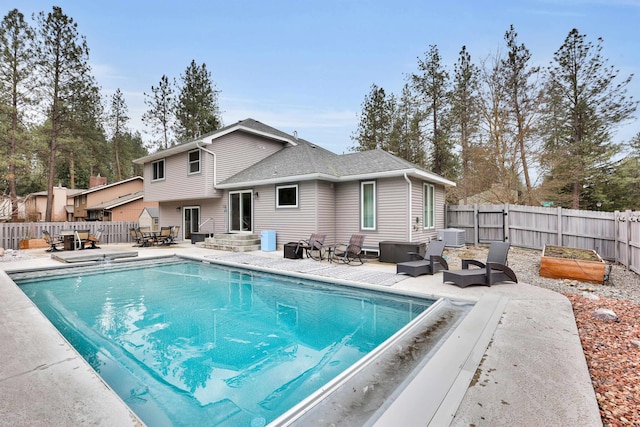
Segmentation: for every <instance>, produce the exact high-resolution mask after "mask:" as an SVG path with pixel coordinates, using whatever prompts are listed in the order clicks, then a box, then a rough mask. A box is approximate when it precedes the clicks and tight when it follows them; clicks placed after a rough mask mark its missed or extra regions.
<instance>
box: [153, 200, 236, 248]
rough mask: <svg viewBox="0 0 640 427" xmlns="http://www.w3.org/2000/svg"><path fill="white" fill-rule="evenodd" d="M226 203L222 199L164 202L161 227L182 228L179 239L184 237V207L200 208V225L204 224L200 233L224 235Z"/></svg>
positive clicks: (160, 208) (161, 209)
mask: <svg viewBox="0 0 640 427" xmlns="http://www.w3.org/2000/svg"><path fill="white" fill-rule="evenodd" d="M225 205H226V201H224V202H223V200H220V199H196V200H182V201H175V202H162V203H160V204H159V211H160V226H161V227H168V226H171V225H179V226H180V234H179V239H180V240H182V239H183V236H184V225H183V224H182V209H180V210H178V209H176V208H178V207H179V208H182V207H183V206H199V207H200V223H201V224H203V223H204V224H203V225H202V227H201V229H200V231H202V232H207V233H224V232H225V231H226V230H225V213H224V206H225Z"/></svg>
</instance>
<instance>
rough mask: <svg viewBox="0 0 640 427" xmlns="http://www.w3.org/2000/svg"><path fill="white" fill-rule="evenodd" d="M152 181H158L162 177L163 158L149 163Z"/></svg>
mask: <svg viewBox="0 0 640 427" xmlns="http://www.w3.org/2000/svg"><path fill="white" fill-rule="evenodd" d="M151 170H152V176H151V180H152V181H160V180H162V179H164V159H162V160H157V161H155V162H153V163H151Z"/></svg>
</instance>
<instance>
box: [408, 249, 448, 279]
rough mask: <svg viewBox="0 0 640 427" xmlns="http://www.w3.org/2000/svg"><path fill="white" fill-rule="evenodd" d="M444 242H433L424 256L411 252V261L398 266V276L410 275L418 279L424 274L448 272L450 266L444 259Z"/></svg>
mask: <svg viewBox="0 0 640 427" xmlns="http://www.w3.org/2000/svg"><path fill="white" fill-rule="evenodd" d="M444 245H445V241H444V240H432V241H431V242H429V247H428V248H427V251H426V252H425V255H424V256H422V255H420V254H418V253H416V252H409V253H408V254H409V256H410V257H411V261H406V262H400V263H398V264H397V265H396V274H401V273H404V274H408V275H409V276H412V277H416V276H420V275H422V274H434V273H436V272H437V271H440V270H448V269H449V264H447V261H446V260H445V259H444V258H443V257H442V253H443V252H444Z"/></svg>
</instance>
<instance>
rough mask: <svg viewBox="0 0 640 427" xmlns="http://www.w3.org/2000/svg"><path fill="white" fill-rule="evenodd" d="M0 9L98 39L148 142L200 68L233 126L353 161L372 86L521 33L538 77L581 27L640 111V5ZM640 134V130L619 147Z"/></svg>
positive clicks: (470, 2) (399, 81) (480, 51)
mask: <svg viewBox="0 0 640 427" xmlns="http://www.w3.org/2000/svg"><path fill="white" fill-rule="evenodd" d="M0 2H1V4H2V5H3V7H2V14H3V16H4V15H6V13H7V12H8V11H9V10H11V9H13V8H14V7H17V8H18V9H19V10H20V11H21V12H22V13H24V14H25V15H26V16H29V17H30V16H31V14H32V13H34V12H36V13H37V12H39V11H45V12H49V11H50V10H51V7H52V6H53V5H56V6H60V7H62V10H63V12H64V13H66V14H67V15H68V16H70V17H72V18H73V19H74V20H75V21H76V22H77V23H78V28H79V32H80V33H81V34H82V35H84V36H86V38H87V43H88V45H89V48H90V63H91V65H92V68H93V72H94V75H95V76H96V78H97V80H98V83H99V84H100V86H101V87H102V89H103V94H104V95H106V96H111V94H113V92H114V91H115V90H116V89H117V88H120V90H121V91H123V93H124V95H125V100H126V102H127V105H128V107H129V113H130V116H131V122H130V126H131V127H132V128H133V129H137V130H140V131H144V130H145V128H144V126H143V125H142V122H141V121H140V117H141V115H142V114H143V113H144V111H145V110H146V107H145V105H144V102H143V99H144V96H143V93H144V92H147V93H150V91H151V86H152V85H154V86H157V85H158V82H159V81H160V77H161V76H162V75H163V74H166V75H167V76H168V77H170V78H173V77H176V78H177V77H179V75H180V74H181V73H184V71H185V69H186V68H187V66H188V65H189V63H190V62H191V60H192V59H193V60H195V61H196V63H197V64H202V63H206V65H207V68H208V69H209V70H210V71H211V73H212V80H213V81H214V82H215V84H216V87H217V89H218V90H220V91H221V94H220V99H219V103H220V108H221V110H222V111H223V120H224V124H225V125H227V124H232V123H234V122H236V121H238V120H242V119H245V118H248V117H251V118H254V119H256V120H259V121H261V122H263V123H266V124H268V125H271V126H274V127H276V128H278V129H281V130H283V131H286V132H293V131H294V130H296V131H297V132H298V134H299V135H300V137H302V138H305V139H308V140H310V141H312V142H315V143H317V144H319V145H321V146H323V147H325V148H327V149H329V150H331V151H334V152H336V153H343V152H346V151H347V150H348V148H349V147H351V146H352V145H353V141H352V140H351V138H350V137H351V135H352V134H353V132H354V131H355V130H356V128H357V123H358V118H357V114H358V113H360V111H361V105H362V102H363V100H364V97H365V96H366V95H367V94H368V93H369V90H370V87H371V85H372V84H373V83H375V84H376V85H378V86H379V87H382V88H384V89H385V91H387V92H393V93H396V94H399V93H400V91H401V88H402V86H403V84H404V83H405V81H406V76H407V75H408V74H410V73H412V72H415V71H417V58H418V57H420V58H423V57H424V53H425V52H426V51H427V50H428V49H429V45H437V46H438V48H439V50H440V53H441V56H442V57H443V62H444V64H445V65H446V66H447V68H448V69H449V70H450V71H452V69H453V64H454V63H455V61H456V59H457V57H458V52H459V51H460V48H461V46H462V45H466V46H467V49H468V50H469V52H470V53H471V55H472V59H473V60H474V61H479V60H481V59H483V58H486V57H487V56H489V55H491V54H495V53H496V52H497V50H498V49H503V50H504V47H503V46H504V39H503V37H504V33H505V32H506V31H507V29H508V28H509V25H511V24H513V25H514V26H515V29H516V31H517V32H518V35H519V41H520V42H521V43H524V44H525V45H526V46H527V47H528V48H529V50H530V51H531V53H532V55H533V60H534V61H535V62H536V63H538V64H539V65H546V64H547V63H548V62H549V61H550V60H551V59H552V57H553V53H554V52H555V51H556V50H557V49H558V48H559V47H560V46H561V45H562V43H563V42H564V39H565V37H566V36H567V34H568V33H569V31H570V30H571V29H572V28H577V29H578V30H579V31H580V33H582V34H586V35H587V40H588V41H592V42H594V43H595V42H596V41H597V38H598V37H602V38H603V39H604V55H605V57H607V58H608V59H609V63H610V64H611V65H614V66H615V67H617V68H620V70H621V73H622V75H625V76H626V75H628V74H632V73H633V74H635V77H634V80H633V83H632V85H631V87H630V88H629V91H630V93H631V94H632V95H633V96H634V98H635V99H640V49H639V48H638V44H639V42H640V36H639V34H640V33H639V29H638V26H640V0H523V1H518V0H492V1H487V0H484V1H483V0H464V1H455V0H449V1H440V2H433V1H425V0H422V1H417V0H415V1H406V0H393V1H391V0H388V1H380V0H379V1H337V0H322V1H305V0H297V1H294V0H288V1H284V0H216V1H206V0H200V1H195V0H181V1H163V0H154V1H146V0H110V1H93V0H91V1H86V0H59V1H57V2H55V3H52V2H50V1H45V0H21V1H19V2H18V1H14V2H10V1H7V0H0ZM11 3H13V4H11ZM16 3H17V4H16ZM636 115H640V112H638V113H637V114H636ZM637 132H640V122H637V121H636V122H633V123H630V124H627V125H625V126H624V128H622V129H621V130H620V132H619V134H618V137H617V139H618V140H628V139H630V138H631V137H632V136H633V135H635V134H636V133H637ZM143 135H144V134H143Z"/></svg>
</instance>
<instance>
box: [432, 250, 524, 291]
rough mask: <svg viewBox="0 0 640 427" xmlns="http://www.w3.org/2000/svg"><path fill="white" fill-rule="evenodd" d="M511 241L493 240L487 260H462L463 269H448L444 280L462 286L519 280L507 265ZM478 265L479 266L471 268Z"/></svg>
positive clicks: (443, 276) (489, 284) (443, 275)
mask: <svg viewBox="0 0 640 427" xmlns="http://www.w3.org/2000/svg"><path fill="white" fill-rule="evenodd" d="M510 246H511V244H510V243H509V242H491V246H489V254H488V255H487V262H486V263H483V262H481V261H476V260H473V259H463V260H462V270H448V271H444V272H443V274H442V281H443V282H451V283H453V284H454V285H456V286H459V287H461V288H464V287H467V286H469V285H488V286H491V285H492V284H494V283H497V282H507V281H510V282H516V283H517V282H518V279H517V277H516V274H515V273H514V272H513V270H511V269H510V268H509V267H507V254H508V253H509V247H510ZM470 266H476V267H479V268H469V267H470Z"/></svg>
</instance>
